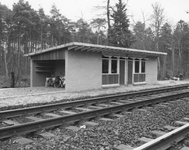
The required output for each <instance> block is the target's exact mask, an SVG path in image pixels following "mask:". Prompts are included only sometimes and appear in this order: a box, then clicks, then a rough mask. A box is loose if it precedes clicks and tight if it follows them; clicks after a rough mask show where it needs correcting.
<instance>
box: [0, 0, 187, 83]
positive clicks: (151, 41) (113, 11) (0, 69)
mask: <svg viewBox="0 0 189 150" xmlns="http://www.w3.org/2000/svg"><path fill="white" fill-rule="evenodd" d="M110 1H111V0H106V5H104V6H96V7H95V9H96V11H98V10H99V11H100V10H103V12H105V13H104V14H102V15H101V16H102V17H101V16H100V17H99V16H97V17H96V18H93V20H92V21H91V22H87V21H85V19H84V18H80V19H79V20H77V21H72V20H70V19H69V18H66V16H64V15H63V14H61V13H60V11H59V9H58V8H57V6H56V5H52V8H51V10H50V15H46V14H45V12H44V9H43V8H42V7H41V8H40V9H39V10H34V9H33V8H32V7H31V5H30V4H29V2H27V1H24V0H19V1H18V2H17V3H14V4H13V6H12V9H9V8H8V7H7V6H6V5H4V4H1V3H0V86H1V84H2V85H3V86H6V85H5V84H4V82H7V81H9V79H10V76H11V72H14V75H15V82H16V84H17V86H20V84H21V83H22V82H23V81H26V80H28V81H29V72H30V69H29V68H30V63H29V58H27V57H24V54H26V53H30V52H35V51H40V50H43V49H46V48H49V47H53V46H58V45H61V44H65V43H68V42H73V41H74V42H84V43H92V44H101V45H112V46H118V47H127V48H135V49H140V50H150V51H158V52H166V53H167V56H166V57H160V58H159V59H158V79H159V80H162V79H168V78H170V77H173V76H177V75H183V77H184V78H188V77H189V59H188V58H189V24H188V23H187V22H185V21H184V20H180V21H178V22H177V23H176V24H173V23H170V22H169V21H167V18H166V15H165V10H164V8H162V6H161V4H159V3H154V4H152V9H153V13H152V14H150V15H149V17H146V16H145V15H144V14H142V16H143V21H136V20H132V23H131V21H130V20H129V19H128V18H129V17H128V14H127V4H126V3H124V2H122V0H117V2H116V5H115V6H111V5H110ZM183 11H184V10H183ZM186 13H188V12H186ZM147 21H148V24H147ZM28 85H29V82H28V84H27V85H26V86H28Z"/></svg>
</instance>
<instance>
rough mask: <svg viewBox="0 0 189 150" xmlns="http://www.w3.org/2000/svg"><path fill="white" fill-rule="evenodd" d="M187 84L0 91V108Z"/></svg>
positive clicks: (164, 82) (162, 83)
mask: <svg viewBox="0 0 189 150" xmlns="http://www.w3.org/2000/svg"><path fill="white" fill-rule="evenodd" d="M186 83H189V80H186V81H159V82H158V84H155V85H141V86H129V87H128V86H120V87H114V88H103V89H99V90H87V91H77V92H66V91H65V90H64V89H62V88H45V87H36V88H9V89H0V108H3V107H9V106H18V105H23V106H25V105H28V104H40V103H53V102H57V101H66V100H68V99H81V98H87V97H94V96H100V95H109V94H115V93H121V92H127V91H137V90H143V89H150V88H156V87H163V86H173V85H178V84H186Z"/></svg>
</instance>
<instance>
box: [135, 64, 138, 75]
mask: <svg viewBox="0 0 189 150" xmlns="http://www.w3.org/2000/svg"><path fill="white" fill-rule="evenodd" d="M135 73H139V61H135Z"/></svg>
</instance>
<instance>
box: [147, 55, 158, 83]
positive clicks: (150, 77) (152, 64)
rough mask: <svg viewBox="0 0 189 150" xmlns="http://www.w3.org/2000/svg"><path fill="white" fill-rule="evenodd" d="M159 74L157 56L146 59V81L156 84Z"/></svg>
mask: <svg viewBox="0 0 189 150" xmlns="http://www.w3.org/2000/svg"><path fill="white" fill-rule="evenodd" d="M157 76H158V73H157V58H149V59H148V60H147V61H146V83H147V84H156V83H157Z"/></svg>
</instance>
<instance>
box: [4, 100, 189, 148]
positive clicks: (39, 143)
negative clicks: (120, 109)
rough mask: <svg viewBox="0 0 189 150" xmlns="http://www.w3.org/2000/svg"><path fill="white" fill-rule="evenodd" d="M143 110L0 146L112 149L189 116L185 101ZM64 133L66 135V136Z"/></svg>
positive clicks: (58, 129)
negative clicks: (27, 141)
mask: <svg viewBox="0 0 189 150" xmlns="http://www.w3.org/2000/svg"><path fill="white" fill-rule="evenodd" d="M144 109H145V110H146V111H144V110H133V111H131V112H130V113H127V112H125V113H123V114H124V117H123V118H119V119H116V120H114V122H105V121H98V120H95V122H98V123H99V125H98V126H95V127H90V128H82V129H81V130H79V131H77V132H73V131H68V130H66V129H65V128H64V127H63V126H62V127H59V128H56V129H53V130H50V131H49V132H51V133H52V134H54V135H56V136H55V137H53V138H50V139H45V138H37V137H35V138H34V137H33V136H29V139H32V140H33V141H34V142H33V143H32V144H27V145H20V144H17V143H14V142H13V139H11V140H7V141H5V142H1V143H0V149H3V150H13V149H14V150H17V149H32V150H60V149H62V150H64V149H65V150H113V147H116V146H118V145H120V144H125V145H127V144H128V145H130V146H133V147H136V146H139V145H140V143H139V142H138V140H137V139H138V138H139V137H142V136H145V137H148V138H155V136H154V135H152V134H151V133H150V131H151V130H164V129H163V126H165V125H174V121H177V120H182V118H183V117H188V116H189V101H188V100H186V99H185V100H182V101H174V102H171V103H170V104H168V105H167V107H161V106H158V105H157V106H154V107H146V108H144ZM65 135H66V136H68V137H69V138H68V139H66V138H65Z"/></svg>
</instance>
